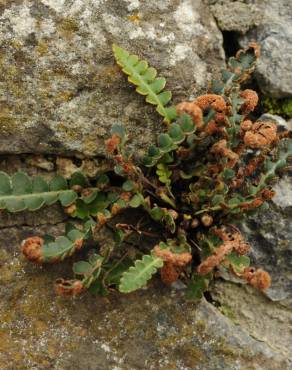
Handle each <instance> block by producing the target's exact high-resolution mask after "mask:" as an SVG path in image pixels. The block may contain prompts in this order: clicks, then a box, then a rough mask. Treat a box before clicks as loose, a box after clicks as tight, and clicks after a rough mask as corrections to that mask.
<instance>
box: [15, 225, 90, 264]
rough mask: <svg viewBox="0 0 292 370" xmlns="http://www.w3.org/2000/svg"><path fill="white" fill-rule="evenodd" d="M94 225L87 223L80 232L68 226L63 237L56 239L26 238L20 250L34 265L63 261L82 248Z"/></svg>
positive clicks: (48, 237)
mask: <svg viewBox="0 0 292 370" xmlns="http://www.w3.org/2000/svg"><path fill="white" fill-rule="evenodd" d="M94 225H95V223H94V222H93V221H89V222H87V223H86V224H85V225H84V230H83V231H80V230H78V229H76V227H74V226H72V225H71V224H69V228H67V230H66V234H65V235H63V236H58V237H57V238H53V237H51V236H46V237H45V238H44V239H42V238H39V237H31V238H27V239H25V240H24V241H23V242H22V245H21V250H22V252H23V254H24V255H25V257H26V258H27V259H29V260H31V261H34V262H36V263H56V262H60V261H63V260H64V259H65V258H67V257H70V256H72V255H73V254H74V253H75V252H76V251H77V250H80V249H81V248H82V247H83V244H84V240H85V239H87V238H89V236H90V235H91V230H92V227H93V226H94Z"/></svg>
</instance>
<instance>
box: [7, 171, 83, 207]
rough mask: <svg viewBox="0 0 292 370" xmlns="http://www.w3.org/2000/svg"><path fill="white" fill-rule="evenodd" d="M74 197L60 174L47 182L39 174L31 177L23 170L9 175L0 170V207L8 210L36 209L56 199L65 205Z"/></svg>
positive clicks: (73, 193) (71, 201) (72, 200)
mask: <svg viewBox="0 0 292 370" xmlns="http://www.w3.org/2000/svg"><path fill="white" fill-rule="evenodd" d="M76 199H77V194H76V192H75V191H73V190H71V189H69V188H68V183H67V181H66V180H65V179H64V178H63V177H61V176H56V177H54V178H53V179H52V180H51V181H50V182H49V183H47V182H46V181H45V180H44V179H43V178H42V177H40V176H35V177H33V178H32V179H31V178H30V177H29V176H28V175H27V174H25V173H23V172H17V173H15V174H14V175H13V176H11V177H10V176H8V175H7V174H6V173H5V172H0V209H7V210H8V211H9V212H20V211H24V210H26V209H27V210H29V211H36V210H38V209H40V208H41V207H42V206H44V205H51V204H53V203H56V202H57V201H60V202H61V204H62V206H64V207H67V206H69V205H70V204H72V203H73V202H74V201H75V200H76Z"/></svg>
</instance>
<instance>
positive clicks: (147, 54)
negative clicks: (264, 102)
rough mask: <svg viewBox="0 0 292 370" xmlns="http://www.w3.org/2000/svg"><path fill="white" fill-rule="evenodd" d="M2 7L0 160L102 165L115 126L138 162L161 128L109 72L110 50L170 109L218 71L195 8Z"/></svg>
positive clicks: (216, 54)
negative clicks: (122, 129) (26, 156)
mask: <svg viewBox="0 0 292 370" xmlns="http://www.w3.org/2000/svg"><path fill="white" fill-rule="evenodd" d="M1 4H2V5H0V39H1V46H0V48H1V57H0V75H1V80H0V153H54V154H63V155H64V154H65V155H68V154H70V155H85V156H94V155H102V154H104V145H103V142H104V138H105V137H107V136H108V134H109V130H110V128H111V125H112V124H113V123H115V122H117V121H119V122H122V123H124V124H125V126H126V127H127V129H128V131H129V133H130V137H131V145H132V148H134V150H135V154H137V155H139V154H140V153H141V150H142V148H143V147H145V146H146V145H147V144H149V142H150V141H152V140H153V139H154V137H155V134H156V133H157V132H158V131H159V130H160V129H162V127H163V125H162V120H161V118H160V117H159V116H158V115H157V114H156V113H154V108H153V107H151V106H148V105H146V104H145V103H144V99H143V97H139V96H137V95H136V93H135V92H134V91H133V90H134V89H133V87H130V86H129V84H128V83H127V82H126V78H125V77H124V76H123V75H122V73H121V72H120V70H119V68H118V67H117V66H115V64H114V60H113V56H112V51H111V44H112V43H113V42H115V43H118V44H120V45H121V46H123V47H125V48H126V49H128V50H129V51H131V52H133V53H137V54H138V55H139V56H140V57H142V58H145V59H147V60H148V61H149V62H150V64H151V65H153V66H154V67H156V68H157V69H158V71H159V74H160V75H161V76H165V77H167V78H168V85H167V86H168V87H169V88H170V89H171V90H173V92H174V101H175V102H176V101H178V100H180V99H183V98H189V97H194V95H195V94H196V93H197V92H199V91H202V89H205V88H206V86H207V81H208V80H209V79H210V76H211V73H213V72H215V71H216V70H218V68H219V67H221V66H222V65H223V64H224V51H223V48H222V35H221V33H220V31H219V29H218V27H217V25H216V23H215V21H214V19H213V17H212V15H211V14H210V12H209V9H208V7H207V6H206V5H205V4H204V2H203V1H202V0H195V1H190V0H184V1H180V2H177V1H175V0H168V1H165V0H155V1H152V0H151V1H147V2H146V1H144V2H142V1H138V0H133V1H130V0H118V1H117V0H108V1H91V0H84V1H74V2H65V1H63V0H60V1H56V0H42V1H37V2H35V1H29V0H25V1H21V2H20V1H16V2H9V1H8V2H6V1H4V3H3V2H1Z"/></svg>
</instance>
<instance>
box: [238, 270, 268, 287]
mask: <svg viewBox="0 0 292 370" xmlns="http://www.w3.org/2000/svg"><path fill="white" fill-rule="evenodd" d="M242 276H243V278H244V279H245V280H246V281H247V282H248V283H249V284H250V285H251V286H253V287H254V288H256V289H259V290H265V289H268V288H269V287H270V286H271V276H270V275H269V273H268V272H267V271H264V270H262V269H258V270H254V269H253V268H252V267H248V268H246V269H245V270H244V272H243V275H242Z"/></svg>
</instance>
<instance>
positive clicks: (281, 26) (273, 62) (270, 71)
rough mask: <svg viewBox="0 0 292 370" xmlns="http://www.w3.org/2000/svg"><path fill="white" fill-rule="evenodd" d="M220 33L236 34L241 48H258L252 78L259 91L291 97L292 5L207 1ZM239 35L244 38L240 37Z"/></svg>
mask: <svg viewBox="0 0 292 370" xmlns="http://www.w3.org/2000/svg"><path fill="white" fill-rule="evenodd" d="M209 3H210V4H211V6H210V8H211V11H212V12H213V14H214V16H215V17H216V19H217V22H218V25H219V27H220V29H222V30H223V31H235V32H238V39H239V43H240V45H241V46H246V45H247V44H248V43H249V42H250V41H256V42H257V43H258V44H259V45H260V47H261V57H260V59H259V62H258V65H257V68H256V72H255V76H256V79H257V81H258V85H259V88H260V89H261V90H262V91H263V92H264V93H265V94H266V95H268V96H272V97H275V98H282V97H289V96H292V79H291V78H290V77H289V76H291V73H292V72H291V65H292V2H291V1H290V0H277V1H274V0H254V1H251V0H246V1H240V0H239V1H233V0H220V1H212V0H211V1H209ZM240 34H243V35H242V36H240Z"/></svg>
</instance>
